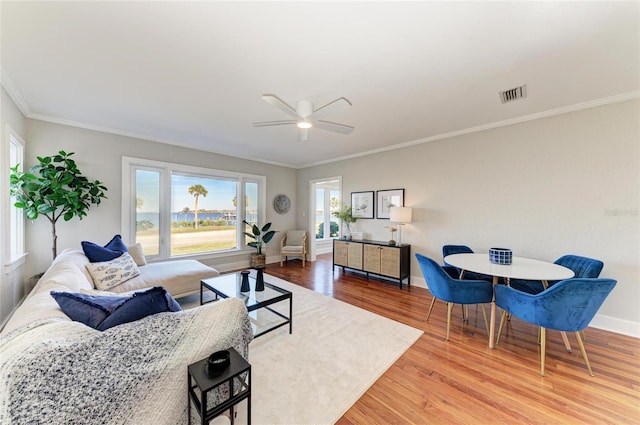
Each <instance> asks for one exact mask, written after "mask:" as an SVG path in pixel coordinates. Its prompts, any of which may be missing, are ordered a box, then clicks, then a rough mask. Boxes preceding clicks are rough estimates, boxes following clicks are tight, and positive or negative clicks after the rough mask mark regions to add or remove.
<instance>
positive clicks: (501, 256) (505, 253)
mask: <svg viewBox="0 0 640 425" xmlns="http://www.w3.org/2000/svg"><path fill="white" fill-rule="evenodd" d="M512 258H513V253H512V252H511V250H510V249H509V248H489V261H491V263H493V264H500V265H509V264H511V260H512Z"/></svg>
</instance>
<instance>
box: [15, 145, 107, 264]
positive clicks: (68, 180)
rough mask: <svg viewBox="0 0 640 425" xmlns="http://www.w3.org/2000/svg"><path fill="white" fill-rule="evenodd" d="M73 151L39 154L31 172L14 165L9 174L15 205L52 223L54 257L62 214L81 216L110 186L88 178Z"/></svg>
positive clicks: (69, 216) (35, 216) (70, 217)
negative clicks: (23, 170) (57, 231)
mask: <svg viewBox="0 0 640 425" xmlns="http://www.w3.org/2000/svg"><path fill="white" fill-rule="evenodd" d="M73 154H74V153H73V152H68V153H67V152H65V151H59V152H58V154H57V155H52V156H45V157H37V159H38V162H39V164H38V165H36V166H34V167H32V168H31V169H29V171H28V172H26V173H25V172H21V171H18V167H19V166H20V164H18V165H16V166H15V167H13V168H11V175H10V176H9V180H10V181H9V184H10V192H11V196H13V197H14V199H15V204H14V205H15V206H16V207H17V208H22V209H24V211H25V214H26V215H27V218H29V219H31V220H35V219H37V218H38V217H39V216H40V215H43V216H45V217H46V218H47V219H48V220H49V222H50V223H51V237H52V246H51V251H52V253H53V258H54V259H55V258H56V256H57V255H58V244H57V242H58V235H57V233H56V223H57V221H58V220H59V219H60V218H63V219H64V221H69V220H71V219H72V218H74V217H78V218H79V219H81V220H82V218H83V217H85V216H86V215H87V210H88V209H89V207H90V206H91V204H96V205H99V204H100V201H101V200H102V199H103V198H106V196H105V194H104V192H105V191H106V190H107V188H106V187H105V186H104V185H103V184H102V182H101V181H99V180H94V181H89V179H87V178H86V177H85V176H83V175H82V173H81V172H80V170H79V169H78V167H77V166H76V163H75V161H74V160H73V159H71V156H72V155H73Z"/></svg>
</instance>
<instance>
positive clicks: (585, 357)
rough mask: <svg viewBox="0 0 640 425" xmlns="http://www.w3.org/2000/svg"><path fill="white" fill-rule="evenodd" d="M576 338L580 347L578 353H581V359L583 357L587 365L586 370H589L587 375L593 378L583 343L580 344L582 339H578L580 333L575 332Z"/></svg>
mask: <svg viewBox="0 0 640 425" xmlns="http://www.w3.org/2000/svg"><path fill="white" fill-rule="evenodd" d="M576 338H577V339H578V345H579V346H580V351H582V357H584V362H585V363H586V364H587V369H589V375H591V376H593V371H592V370H591V364H590V363H589V358H588V357H587V350H585V349H584V343H583V342H582V338H580V332H576Z"/></svg>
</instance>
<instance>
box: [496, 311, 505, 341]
mask: <svg viewBox="0 0 640 425" xmlns="http://www.w3.org/2000/svg"><path fill="white" fill-rule="evenodd" d="M506 318H507V311H506V310H502V314H501V315H500V326H498V335H497V336H496V344H498V343H499V342H500V335H502V328H503V326H504V322H505V320H504V319H506Z"/></svg>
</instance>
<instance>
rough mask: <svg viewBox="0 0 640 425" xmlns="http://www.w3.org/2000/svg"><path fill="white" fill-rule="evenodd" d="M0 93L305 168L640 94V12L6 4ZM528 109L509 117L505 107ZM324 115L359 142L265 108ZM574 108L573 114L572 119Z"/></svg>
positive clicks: (61, 113) (631, 6) (67, 118)
mask: <svg viewBox="0 0 640 425" xmlns="http://www.w3.org/2000/svg"><path fill="white" fill-rule="evenodd" d="M0 7H1V9H0V13H1V25H2V26H1V37H2V39H1V43H2V44H1V46H2V51H1V56H0V59H1V66H2V83H3V86H4V87H5V88H7V91H8V92H9V93H10V95H11V96H12V97H13V98H14V100H16V101H17V103H18V104H19V106H20V107H21V109H22V110H23V112H24V113H25V114H26V115H27V116H29V117H32V118H37V119H44V120H49V121H54V122H62V123H68V124H72V125H78V126H81V127H87V128H95V129H101V130H106V131H111V132H114V133H118V134H126V135H133V136H137V137H143V138H147V139H151V140H157V141H163V142H167V143H172V144H177V145H182V146H190V147H195V148H198V149H203V150H207V151H212V152H218V153H223V154H228V155H233V156H239V157H242V158H251V159H258V160H261V161H265V162H272V163H277V164H283V165H288V166H292V167H304V166H307V165H310V164H316V163H322V162H328V161H331V160H335V159H338V158H344V157H349V156H354V155H359V154H362V153H363V152H372V151H380V150H385V149H390V148H393V147H394V146H398V145H400V146H401V145H407V144H412V143H419V142H422V141H426V140H432V139H436V138H441V137H443V135H447V134H451V133H458V132H465V131H469V130H470V129H477V128H486V127H490V126H492V125H495V123H500V122H504V121H507V122H516V121H518V120H522V119H527V117H531V116H540V115H544V114H549V113H550V112H549V111H553V110H557V109H560V110H570V109H572V108H576V107H580V105H582V106H584V105H583V104H586V105H591V104H598V103H606V102H608V101H611V100H613V99H622V98H629V97H635V96H637V95H638V93H639V92H638V90H640V41H639V40H640V26H639V21H640V3H639V2H635V1H633V2H593V3H591V2H588V3H587V2H408V3H400V2H375V3H374V2H353V3H351V2H349V3H346V2H290V3H272V2H255V3H254V2H251V3H249V2H60V3H58V2H6V1H3V2H2V3H1V6H0ZM521 84H526V85H527V92H528V97H527V98H526V99H524V100H519V101H517V102H514V103H510V104H505V105H503V104H501V103H500V99H499V96H498V92H499V91H500V90H505V89H509V88H512V87H515V86H518V85H521ZM263 93H273V94H276V95H278V96H279V97H281V98H282V99H284V100H285V101H287V102H289V103H290V104H292V105H295V102H296V101H297V100H301V99H309V100H311V101H312V102H313V103H314V105H315V106H316V107H318V106H321V105H324V104H326V103H328V102H330V101H332V100H334V99H336V98H338V97H341V96H344V97H346V98H348V99H349V100H350V101H351V103H352V104H353V106H352V107H351V109H350V110H348V111H346V112H341V113H339V114H337V115H335V116H333V115H332V116H328V117H326V119H327V120H329V121H335V122H339V123H343V124H348V125H352V126H354V127H355V130H354V132H353V133H352V134H351V135H348V136H345V135H341V134H334V133H329V132H326V131H323V130H320V129H317V128H316V129H311V130H310V133H309V134H310V135H309V140H308V141H307V142H298V141H297V138H296V128H295V126H279V127H262V128H254V127H252V126H251V123H252V122H254V121H271V120H281V119H287V118H288V117H287V116H286V115H285V114H284V113H283V112H282V111H280V110H278V109H276V108H274V107H273V106H271V105H269V104H267V103H265V102H264V101H263V100H262V99H261V95H262V94H263ZM576 105H578V106H576Z"/></svg>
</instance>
